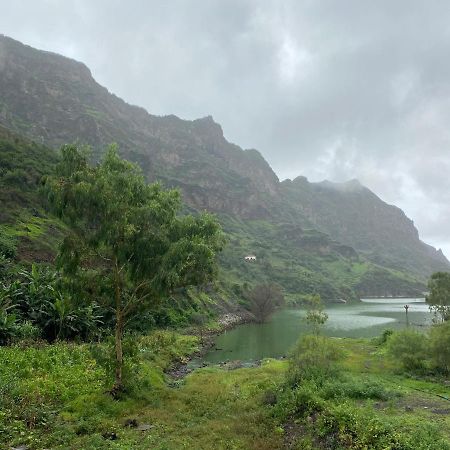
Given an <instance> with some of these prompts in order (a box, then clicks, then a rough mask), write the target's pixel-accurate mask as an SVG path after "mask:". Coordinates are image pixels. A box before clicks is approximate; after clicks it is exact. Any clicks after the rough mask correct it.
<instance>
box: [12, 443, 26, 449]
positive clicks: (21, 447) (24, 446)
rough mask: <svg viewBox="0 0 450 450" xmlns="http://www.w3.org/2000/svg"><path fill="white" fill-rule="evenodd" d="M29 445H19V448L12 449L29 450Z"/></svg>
mask: <svg viewBox="0 0 450 450" xmlns="http://www.w3.org/2000/svg"><path fill="white" fill-rule="evenodd" d="M28 449H29V447H28V445H25V444H24V445H19V446H18V447H11V450H28Z"/></svg>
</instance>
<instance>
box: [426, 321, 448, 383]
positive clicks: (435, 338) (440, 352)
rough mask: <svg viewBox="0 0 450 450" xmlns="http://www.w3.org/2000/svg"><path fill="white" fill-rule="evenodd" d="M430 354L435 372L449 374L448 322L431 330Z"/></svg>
mask: <svg viewBox="0 0 450 450" xmlns="http://www.w3.org/2000/svg"><path fill="white" fill-rule="evenodd" d="M430 354H431V358H432V362H433V365H434V366H435V367H436V369H437V370H439V371H441V372H443V373H444V374H448V373H450V322H444V323H442V324H440V325H434V326H433V327H432V328H431V331H430Z"/></svg>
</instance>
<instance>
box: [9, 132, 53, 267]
mask: <svg viewBox="0 0 450 450" xmlns="http://www.w3.org/2000/svg"><path fill="white" fill-rule="evenodd" d="M56 162H57V155H56V153H55V152H54V151H53V150H51V149H49V148H46V147H44V146H43V145H39V144H36V143H34V142H31V141H28V140H27V139H23V138H21V137H20V136H18V135H17V134H15V133H12V132H10V131H9V130H7V129H6V128H4V127H2V126H0V204H1V209H0V253H1V254H3V255H5V256H7V257H9V258H17V259H18V260H20V261H27V262H49V261H52V260H53V258H54V256H55V253H56V246H57V243H58V241H59V238H60V236H61V228H62V224H61V223H60V222H59V221H58V220H56V219H55V218H52V217H51V216H49V215H48V214H47V213H46V210H45V208H44V205H43V202H42V199H41V197H40V195H39V193H38V191H39V184H40V180H41V178H42V176H43V175H45V174H48V173H50V172H51V171H52V170H53V167H54V164H55V163H56Z"/></svg>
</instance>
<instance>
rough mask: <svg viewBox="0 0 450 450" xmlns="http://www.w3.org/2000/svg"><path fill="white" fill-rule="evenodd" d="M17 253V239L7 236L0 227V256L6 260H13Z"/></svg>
mask: <svg viewBox="0 0 450 450" xmlns="http://www.w3.org/2000/svg"><path fill="white" fill-rule="evenodd" d="M16 253H17V239H16V238H15V237H13V236H10V235H8V234H7V233H6V232H5V231H4V229H2V228H1V227H0V255H3V257H6V258H14V257H15V256H16Z"/></svg>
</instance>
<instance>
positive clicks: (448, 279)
mask: <svg viewBox="0 0 450 450" xmlns="http://www.w3.org/2000/svg"><path fill="white" fill-rule="evenodd" d="M428 289H429V294H428V295H427V297H426V301H427V303H428V304H429V305H430V310H431V311H433V312H434V314H435V319H436V321H442V322H445V321H447V320H450V272H436V273H434V274H433V275H431V277H430V280H429V281H428Z"/></svg>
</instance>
